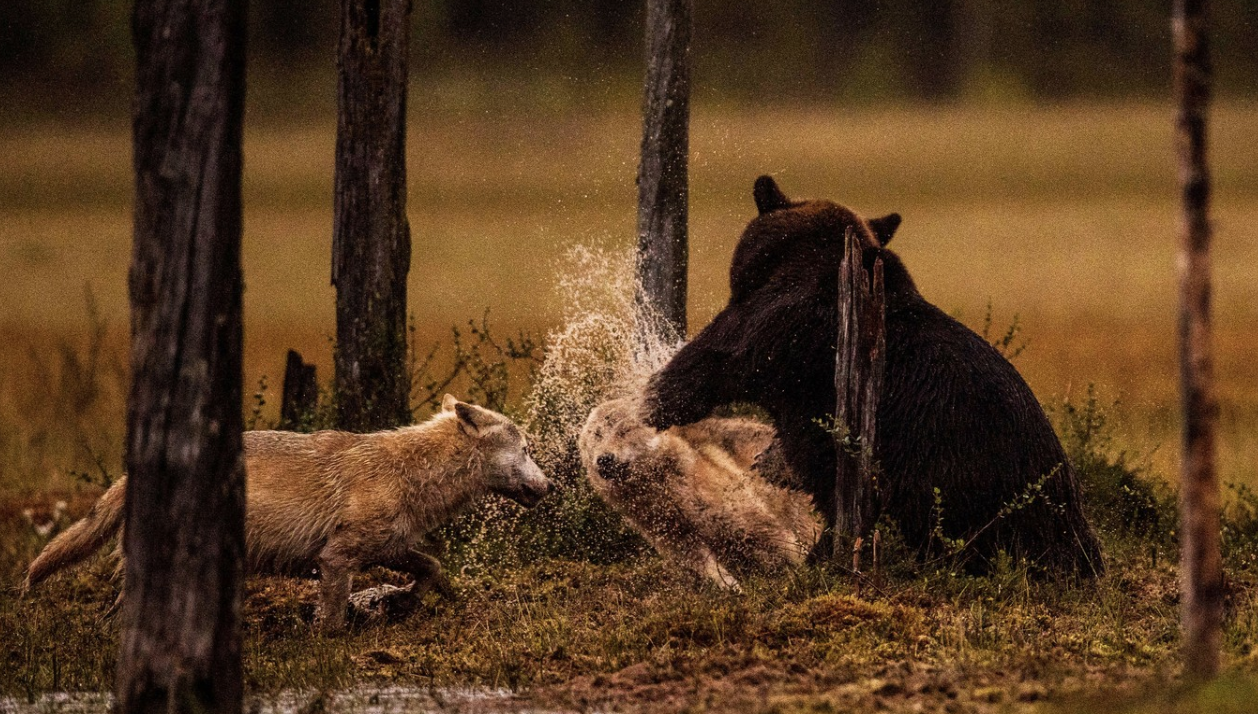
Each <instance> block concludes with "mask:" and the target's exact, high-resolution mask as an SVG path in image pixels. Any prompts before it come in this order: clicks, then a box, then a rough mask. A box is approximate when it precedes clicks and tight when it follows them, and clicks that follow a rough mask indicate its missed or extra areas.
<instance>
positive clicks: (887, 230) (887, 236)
mask: <svg viewBox="0 0 1258 714" xmlns="http://www.w3.org/2000/svg"><path fill="white" fill-rule="evenodd" d="M869 227H870V228H872V229H873V231H874V237H875V238H877V239H878V245H886V244H888V243H890V242H891V236H894V235H895V229H897V228H899V227H900V214H898V213H888V214H887V215H885V216H883V217H882V218H871V219H869Z"/></svg>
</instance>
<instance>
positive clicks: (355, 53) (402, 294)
mask: <svg viewBox="0 0 1258 714" xmlns="http://www.w3.org/2000/svg"><path fill="white" fill-rule="evenodd" d="M340 14H341V39H340V48H339V55H338V60H337V70H338V81H337V122H336V171H335V196H334V199H333V202H334V205H333V212H334V214H335V216H334V227H333V233H332V285H334V286H335V287H336V360H335V362H336V365H335V366H336V375H335V390H334V391H335V398H336V414H337V417H336V418H337V423H338V424H339V425H340V426H341V428H344V429H349V430H352V431H370V430H375V429H382V428H387V427H393V426H397V425H399V424H405V423H408V422H409V421H410V417H411V415H410V379H409V375H408V374H407V370H406V275H407V273H408V272H409V271H410V266H411V231H410V225H409V224H408V222H407V220H406V70H407V45H408V39H409V35H410V15H411V3H410V0H340Z"/></svg>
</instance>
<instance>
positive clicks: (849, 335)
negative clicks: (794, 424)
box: [833, 229, 886, 560]
mask: <svg viewBox="0 0 1258 714" xmlns="http://www.w3.org/2000/svg"><path fill="white" fill-rule="evenodd" d="M844 244H845V245H844V253H843V260H842V261H841V262H840V264H839V326H838V335H839V339H838V344H837V345H836V350H835V365H834V391H835V395H836V403H835V409H834V415H835V424H834V425H833V426H834V428H835V434H834V438H835V451H836V452H837V453H836V456H837V459H836V464H837V471H836V473H835V481H834V534H833V538H834V540H833V549H834V550H833V556H834V558H835V559H836V560H837V559H838V558H839V557H841V556H842V555H843V552H842V551H843V547H844V545H845V544H846V543H847V542H850V541H848V540H847V538H852V539H856V538H864V537H866V536H867V535H869V531H870V530H871V529H872V528H873V525H874V523H873V520H874V518H873V514H874V495H875V494H874V483H875V481H874V468H875V464H874V438H875V437H876V436H877V420H876V419H875V415H876V414H877V411H878V395H879V394H880V393H881V392H882V376H883V371H884V368H885V364H886V320H885V309H884V305H885V291H884V289H883V283H882V260H881V259H879V260H878V261H877V262H875V263H874V267H873V274H872V275H870V274H869V273H868V272H866V270H865V267H864V263H863V260H862V258H861V248H860V242H859V241H858V240H857V239H856V237H855V236H854V235H853V234H852V231H851V229H848V232H847V235H846V236H845V237H844Z"/></svg>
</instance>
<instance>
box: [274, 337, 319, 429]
mask: <svg viewBox="0 0 1258 714" xmlns="http://www.w3.org/2000/svg"><path fill="white" fill-rule="evenodd" d="M317 374H318V373H317V372H316V371H315V366H314V365H313V364H306V361H305V360H303V359H302V358H301V353H299V352H298V351H297V350H289V351H288V358H287V359H286V360H285V363H284V395H283V398H282V399H281V400H280V424H279V428H280V429H295V430H298V431H301V430H302V428H303V427H306V428H308V427H309V424H310V421H311V416H312V415H313V414H314V411H315V409H316V408H317V407H318V405H319V380H318V377H317Z"/></svg>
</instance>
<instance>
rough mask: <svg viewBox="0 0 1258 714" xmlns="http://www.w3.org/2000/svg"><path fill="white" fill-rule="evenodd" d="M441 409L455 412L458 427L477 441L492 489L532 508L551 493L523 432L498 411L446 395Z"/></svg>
mask: <svg viewBox="0 0 1258 714" xmlns="http://www.w3.org/2000/svg"><path fill="white" fill-rule="evenodd" d="M441 409H442V410H443V411H447V412H454V415H455V418H456V419H458V423H459V428H460V429H462V430H463V432H464V433H465V434H467V435H468V436H470V437H472V438H473V439H475V440H476V442H477V444H478V446H479V449H480V452H481V455H482V458H483V463H484V478H485V482H486V485H488V486H489V490H490V491H493V492H494V493H496V494H498V495H500V496H505V497H507V498H509V499H511V500H512V501H515V502H516V503H518V504H520V505H521V506H524V507H526V508H531V507H533V506H535V505H537V502H538V501H540V500H542V497H543V496H545V495H546V494H548V493H550V490H551V488H552V487H553V484H552V483H551V481H550V479H548V478H546V476H545V474H543V473H542V470H541V469H540V468H538V466H537V463H536V462H534V461H533V457H532V456H530V455H529V444H528V440H527V439H526V438H525V437H524V432H523V431H521V430H520V427H518V426H516V425H515V423H514V422H512V421H511V420H510V419H508V418H507V417H505V416H503V415H501V414H499V413H498V412H495V411H491V410H489V409H484V408H482V407H478V406H476V405H474V404H468V403H467V402H460V401H459V400H458V399H455V398H454V397H453V396H451V395H449V394H447V395H445V397H444V398H443V399H442V400H441Z"/></svg>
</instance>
